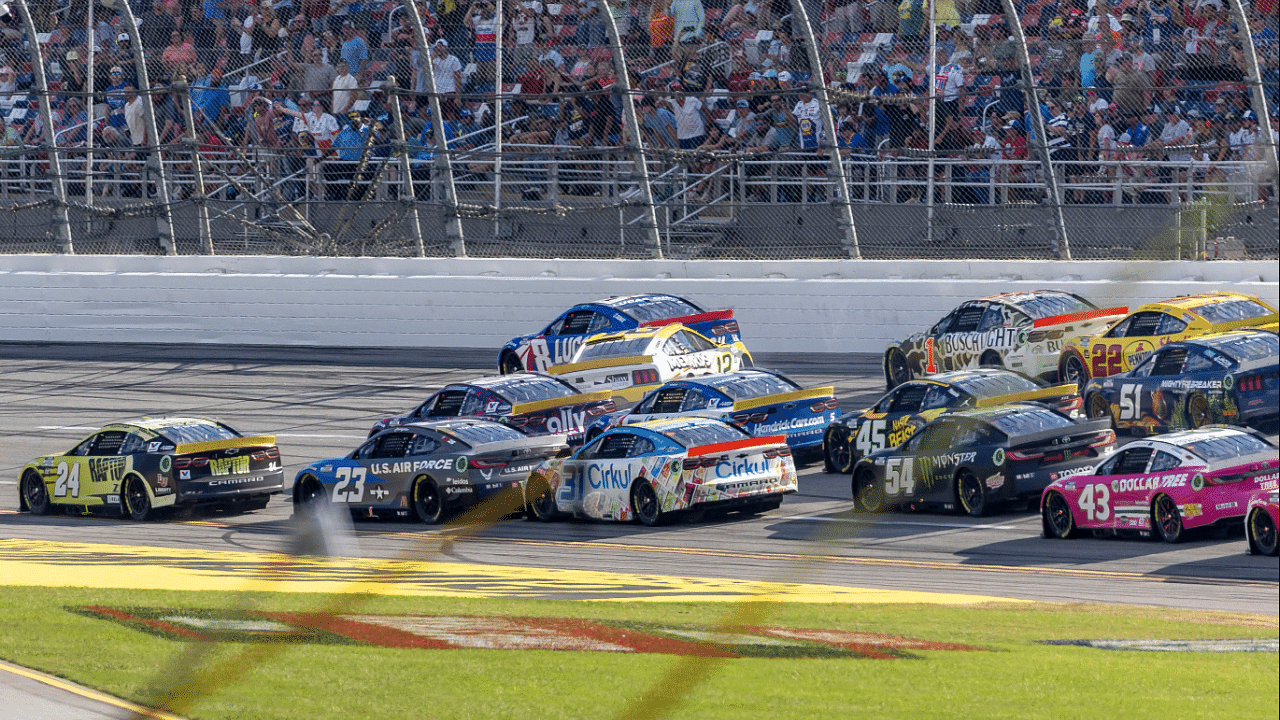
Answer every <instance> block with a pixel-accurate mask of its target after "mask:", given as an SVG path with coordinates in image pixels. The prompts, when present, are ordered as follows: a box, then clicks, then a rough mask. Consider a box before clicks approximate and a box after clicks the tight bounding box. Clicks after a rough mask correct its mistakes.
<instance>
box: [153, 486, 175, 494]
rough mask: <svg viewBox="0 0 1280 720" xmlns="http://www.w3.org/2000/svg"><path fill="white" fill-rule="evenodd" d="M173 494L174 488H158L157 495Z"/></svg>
mask: <svg viewBox="0 0 1280 720" xmlns="http://www.w3.org/2000/svg"><path fill="white" fill-rule="evenodd" d="M171 492H173V488H168V487H158V488H156V494H157V495H168V494H169V493H171Z"/></svg>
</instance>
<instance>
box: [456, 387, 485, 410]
mask: <svg viewBox="0 0 1280 720" xmlns="http://www.w3.org/2000/svg"><path fill="white" fill-rule="evenodd" d="M488 404H489V398H488V396H487V394H486V393H482V392H480V391H479V390H476V389H474V388H472V389H471V390H468V391H467V396H466V397H465V398H463V400H462V408H461V409H460V410H459V411H458V414H459V415H463V416H468V415H480V414H483V413H484V412H485V408H486V407H487V406H488Z"/></svg>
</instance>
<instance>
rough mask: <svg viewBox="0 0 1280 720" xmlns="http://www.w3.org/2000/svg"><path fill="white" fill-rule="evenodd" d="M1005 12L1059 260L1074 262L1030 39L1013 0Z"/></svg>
mask: <svg viewBox="0 0 1280 720" xmlns="http://www.w3.org/2000/svg"><path fill="white" fill-rule="evenodd" d="M1004 12H1005V15H1006V16H1008V17H1006V18H1005V21H1006V22H1005V24H1007V25H1008V26H1009V31H1010V32H1012V33H1013V39H1014V41H1015V43H1014V44H1015V45H1017V48H1018V67H1019V68H1021V70H1022V91H1023V95H1024V96H1025V97H1026V102H1027V117H1028V118H1029V119H1030V120H1031V123H1032V125H1034V126H1035V131H1036V142H1035V151H1036V154H1037V155H1038V156H1039V157H1040V167H1041V168H1042V174H1043V175H1044V183H1045V188H1046V189H1047V190H1048V192H1049V204H1050V207H1052V208H1053V213H1054V222H1055V224H1056V225H1057V230H1058V248H1057V250H1058V259H1059V260H1070V259H1071V246H1070V245H1069V244H1068V243H1067V219H1066V216H1065V215H1063V214H1062V192H1061V191H1060V190H1059V189H1058V178H1057V177H1056V176H1055V175H1054V174H1053V165H1052V164H1051V163H1050V162H1049V138H1048V137H1047V136H1046V135H1045V126H1044V118H1043V117H1042V116H1041V115H1040V99H1039V98H1037V97H1036V90H1035V87H1034V86H1033V85H1032V84H1031V77H1032V76H1031V57H1030V55H1029V53H1028V52H1027V36H1026V35H1024V34H1023V32H1022V19H1021V18H1019V17H1018V10H1017V8H1015V7H1014V6H1013V0H1004Z"/></svg>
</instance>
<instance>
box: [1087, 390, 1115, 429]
mask: <svg viewBox="0 0 1280 720" xmlns="http://www.w3.org/2000/svg"><path fill="white" fill-rule="evenodd" d="M1084 414H1085V415H1087V416H1088V417H1089V419H1090V420H1097V419H1098V418H1106V417H1111V402H1110V401H1109V400H1107V398H1106V397H1104V396H1103V395H1102V393H1089V397H1087V398H1085V400H1084ZM1112 424H1114V422H1113V423H1112Z"/></svg>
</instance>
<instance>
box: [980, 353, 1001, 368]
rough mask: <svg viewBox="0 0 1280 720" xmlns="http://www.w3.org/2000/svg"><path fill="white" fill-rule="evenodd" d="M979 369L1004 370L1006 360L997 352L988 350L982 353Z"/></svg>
mask: <svg viewBox="0 0 1280 720" xmlns="http://www.w3.org/2000/svg"><path fill="white" fill-rule="evenodd" d="M978 367H984V368H1002V367H1004V360H1003V359H1001V357H1000V353H998V352H996V351H995V350H988V351H986V352H984V353H982V357H981V358H979V359H978Z"/></svg>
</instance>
